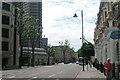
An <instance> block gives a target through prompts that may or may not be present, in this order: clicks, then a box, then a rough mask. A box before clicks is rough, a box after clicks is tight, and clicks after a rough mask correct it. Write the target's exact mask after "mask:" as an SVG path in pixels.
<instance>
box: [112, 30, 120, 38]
mask: <svg viewBox="0 0 120 80" xmlns="http://www.w3.org/2000/svg"><path fill="white" fill-rule="evenodd" d="M110 38H112V39H120V31H112V32H111V34H110Z"/></svg>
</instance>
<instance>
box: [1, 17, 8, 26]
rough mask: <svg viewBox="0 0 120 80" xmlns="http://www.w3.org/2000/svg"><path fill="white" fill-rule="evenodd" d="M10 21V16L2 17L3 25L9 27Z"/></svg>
mask: <svg viewBox="0 0 120 80" xmlns="http://www.w3.org/2000/svg"><path fill="white" fill-rule="evenodd" d="M9 20H10V17H9V16H5V15H2V24H6V25H9Z"/></svg>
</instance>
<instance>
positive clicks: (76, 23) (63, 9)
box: [42, 0, 99, 50]
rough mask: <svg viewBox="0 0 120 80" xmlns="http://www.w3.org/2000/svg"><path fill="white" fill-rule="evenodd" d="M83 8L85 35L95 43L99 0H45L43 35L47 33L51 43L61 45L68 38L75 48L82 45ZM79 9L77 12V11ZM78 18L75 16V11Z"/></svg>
mask: <svg viewBox="0 0 120 80" xmlns="http://www.w3.org/2000/svg"><path fill="white" fill-rule="evenodd" d="M77 10H83V13H84V15H83V18H84V35H85V38H86V39H87V40H88V41H90V42H92V43H93V35H94V28H95V22H96V18H97V12H98V10H99V1H98V0H84V1H83V0H43V21H42V22H43V35H46V37H48V40H49V44H51V45H59V42H60V41H62V42H64V41H65V39H67V40H68V41H69V42H70V43H71V47H74V48H75V50H77V49H78V48H80V46H81V40H80V37H81V36H82V35H81V30H82V27H81V14H80V13H81V12H80V11H77ZM76 11H77V12H76ZM75 12H76V13H77V15H78V18H74V17H73V15H74V13H75Z"/></svg>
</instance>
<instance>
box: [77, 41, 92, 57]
mask: <svg viewBox="0 0 120 80" xmlns="http://www.w3.org/2000/svg"><path fill="white" fill-rule="evenodd" d="M77 53H78V56H79V57H82V56H83V55H84V56H85V57H86V56H88V57H90V56H93V55H94V46H93V44H92V43H90V42H89V43H84V44H83V46H82V47H81V48H80V49H79V50H78V51H77Z"/></svg>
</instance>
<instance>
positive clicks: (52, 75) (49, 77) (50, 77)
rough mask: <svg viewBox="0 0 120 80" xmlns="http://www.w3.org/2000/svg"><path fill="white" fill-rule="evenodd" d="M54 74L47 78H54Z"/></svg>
mask: <svg viewBox="0 0 120 80" xmlns="http://www.w3.org/2000/svg"><path fill="white" fill-rule="evenodd" d="M55 75H56V74H53V75H51V76H49V77H48V78H51V77H53V76H55Z"/></svg>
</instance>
